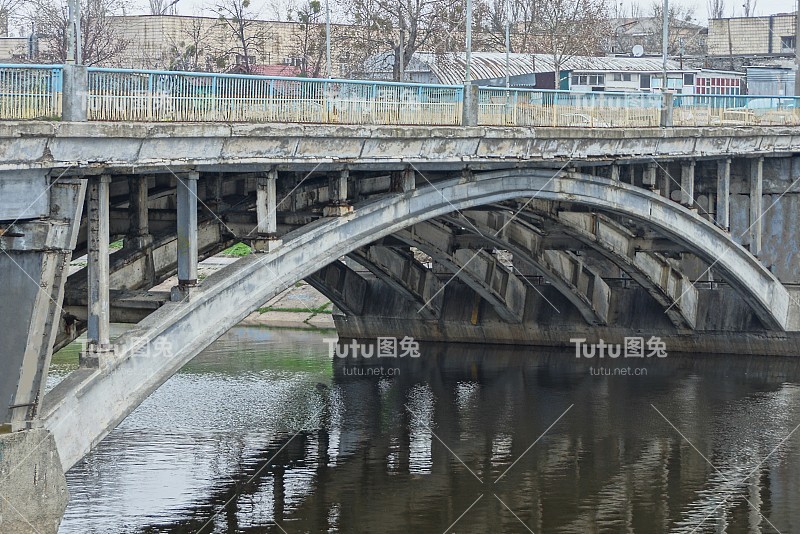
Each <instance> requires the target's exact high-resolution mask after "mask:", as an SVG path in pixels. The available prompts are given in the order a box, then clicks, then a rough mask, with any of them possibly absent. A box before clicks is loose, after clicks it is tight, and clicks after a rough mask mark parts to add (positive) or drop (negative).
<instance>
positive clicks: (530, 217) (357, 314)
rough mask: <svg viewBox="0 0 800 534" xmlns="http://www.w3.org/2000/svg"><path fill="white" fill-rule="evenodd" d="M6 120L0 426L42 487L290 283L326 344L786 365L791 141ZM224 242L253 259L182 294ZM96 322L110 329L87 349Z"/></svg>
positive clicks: (796, 207)
mask: <svg viewBox="0 0 800 534" xmlns="http://www.w3.org/2000/svg"><path fill="white" fill-rule="evenodd" d="M17 128H18V129H15V130H12V129H6V130H4V131H3V132H0V138H2V139H0V141H2V143H0V148H2V149H3V150H6V155H7V158H6V160H5V163H4V164H3V165H2V166H0V192H1V193H2V194H3V196H2V198H3V199H4V200H3V202H2V203H0V220H3V221H6V222H5V223H4V224H3V225H2V226H0V244H1V245H2V251H3V254H2V255H0V263H2V268H3V269H2V272H3V273H4V276H5V277H6V280H7V283H6V284H3V287H2V288H0V291H2V292H3V298H2V300H0V302H2V306H3V312H2V314H0V322H2V325H3V326H4V328H3V330H2V331H3V332H4V334H3V338H2V348H3V358H4V360H6V361H5V362H4V366H5V368H7V369H12V370H13V369H19V373H8V374H6V375H4V376H3V378H2V379H0V391H2V393H3V399H10V401H9V402H7V403H5V401H4V404H0V417H2V421H0V423H1V424H3V425H5V426H6V427H7V428H8V429H9V430H14V431H18V430H25V429H29V430H28V432H18V433H17V434H19V435H27V436H28V437H26V438H20V439H29V440H34V441H38V440H39V439H40V437H41V440H42V442H46V443H48V444H49V445H48V446H46V447H44V448H38V447H37V448H36V449H35V450H36V451H38V452H36V454H37V455H38V454H40V453H41V451H49V454H50V455H51V456H50V457H49V460H48V458H44V457H43V458H41V462H42V463H46V462H50V465H51V469H54V470H61V469H64V470H66V469H69V468H70V467H71V466H73V465H74V464H75V463H77V462H78V461H80V459H81V458H82V457H83V456H84V455H85V454H86V453H87V452H88V451H89V450H91V448H92V447H93V446H94V445H96V444H97V443H98V442H99V441H100V440H101V439H103V438H104V437H105V436H106V435H107V434H108V433H109V432H110V431H111V430H112V429H113V428H114V427H115V426H116V425H117V424H118V423H119V422H120V421H122V419H124V417H125V416H127V415H128V414H129V413H130V412H131V411H132V410H133V409H135V407H136V406H138V405H139V404H140V403H141V402H142V401H143V400H144V399H145V398H147V396H148V395H149V394H150V393H151V392H152V391H154V390H155V389H156V388H158V387H159V386H160V385H161V384H162V383H163V382H164V381H166V380H167V379H168V378H169V377H170V376H172V374H174V373H175V372H176V371H177V370H178V369H180V368H181V366H183V365H184V364H185V363H186V362H188V361H189V360H190V359H191V358H192V357H194V356H195V355H196V354H197V353H198V352H200V351H201V350H203V349H204V348H205V347H207V346H208V345H209V344H211V343H212V342H213V341H214V340H215V339H217V338H218V337H219V336H221V335H222V334H223V333H224V332H225V331H227V330H228V329H230V328H231V327H232V326H234V325H235V324H237V323H238V322H239V321H241V319H242V318H244V317H245V316H246V315H248V314H249V313H251V312H252V311H254V310H255V309H257V308H258V307H259V306H261V305H263V303H264V302H266V301H267V300H269V299H270V298H271V297H273V296H275V295H277V294H278V293H280V292H281V291H283V290H284V289H285V288H287V287H289V286H291V285H293V284H294V283H296V282H297V281H299V280H302V279H305V280H308V281H309V283H311V284H312V285H314V286H315V287H316V288H318V289H319V290H320V291H321V292H323V293H324V294H325V295H327V296H328V297H329V298H330V299H331V300H332V302H334V304H335V305H336V307H337V314H336V315H335V321H336V326H337V329H338V330H339V333H340V336H343V337H367V338H369V337H375V336H396V337H404V336H411V337H414V338H416V339H419V340H453V341H467V342H469V341H476V342H496V343H527V344H532V345H547V346H561V347H572V346H573V344H572V342H571V341H570V340H571V339H573V338H576V337H579V338H584V339H587V340H588V342H593V341H597V340H600V339H604V340H606V341H608V342H611V343H617V342H622V339H623V338H624V337H628V336H644V337H648V336H651V335H652V336H658V337H660V338H661V339H662V340H664V341H665V343H666V345H667V348H668V350H670V351H676V352H677V351H687V352H691V351H703V352H720V353H724V352H735V353H744V354H784V355H789V354H795V353H796V351H797V347H798V339H800V338H798V336H797V331H798V329H800V320H798V297H797V292H796V284H797V283H798V280H797V278H798V277H800V273H798V272H797V270H796V267H795V265H796V261H797V253H798V247H797V244H798V237H799V236H798V235H797V234H796V230H795V229H794V226H793V224H792V221H794V220H796V219H795V217H796V216H797V215H800V213H798V211H800V198H798V197H797V194H796V193H795V185H794V182H795V180H796V179H797V177H798V176H800V167H797V165H796V164H795V161H796V156H795V154H796V152H797V151H800V137H796V136H795V135H794V133H795V132H794V131H793V129H791V128H771V129H763V128H762V129H759V128H745V129H742V128H736V129H729V128H716V129H704V130H694V129H686V128H684V129H669V128H667V129H660V130H652V131H644V132H637V136H634V137H632V136H631V135H632V134H631V133H630V132H625V131H597V130H594V129H586V130H584V131H580V132H577V131H575V130H560V129H514V130H510V129H504V128H487V127H481V128H460V127H459V128H431V127H427V128H421V127H391V128H388V127H380V126H377V127H325V126H290V125H270V126H252V125H203V126H200V125H186V124H183V125H181V124H174V125H165V124H160V125H144V124H138V125H137V124H111V123H109V124H94V125H87V124H75V123H64V124H52V123H42V124H31V123H26V124H23V123H19V124H18V125H17ZM90 140H91V141H92V142H89V141H90ZM3 147H5V148H3ZM6 199H10V200H6ZM120 238H121V239H123V242H124V244H123V247H122V248H121V249H120V250H118V251H116V252H114V253H113V254H111V253H110V251H109V241H111V240H116V239H120ZM236 242H247V243H249V244H251V245H252V246H253V248H254V249H256V250H258V251H259V252H256V253H254V254H251V255H248V256H246V257H243V258H241V259H239V260H237V261H236V262H235V263H233V264H231V265H230V266H228V267H226V268H224V269H222V270H221V271H219V272H217V273H215V274H213V275H211V276H209V277H208V278H205V279H203V280H200V279H199V277H198V275H197V264H198V261H200V260H202V259H203V258H205V257H208V256H211V255H213V254H216V253H218V252H219V251H221V250H223V249H224V248H227V247H228V246H230V245H231V244H233V243H236ZM83 256H85V262H86V267H84V268H79V269H74V268H73V269H72V270H70V268H69V264H70V261H71V260H72V259H73V258H79V257H83ZM175 274H177V275H178V285H177V286H175V287H173V288H171V291H168V292H163V291H158V290H154V289H153V288H156V287H157V286H159V284H161V283H162V282H163V281H165V280H167V279H169V278H170V277H172V276H174V275H175ZM110 322H129V323H133V324H134V326H133V327H132V328H131V329H130V330H129V331H128V332H127V333H125V334H124V335H123V336H121V337H120V338H119V339H117V340H115V341H114V343H113V345H112V344H111V340H110V339H109V333H108V325H109V323H110ZM21 323H24V324H28V323H29V324H30V326H29V327H28V328H27V329H20V328H19V325H20V324H21ZM84 331H86V332H87V335H88V338H89V345H88V347H87V350H86V351H85V353H84V354H83V355H82V358H81V367H80V368H79V369H78V370H76V371H75V372H73V373H72V374H71V375H70V376H69V377H67V378H66V379H65V380H64V381H63V382H61V383H60V384H59V385H57V386H56V387H55V388H54V389H52V390H51V391H49V392H48V393H47V394H46V395H45V394H44V381H45V380H46V376H47V369H48V367H49V363H50V357H51V354H52V351H53V349H54V348H55V349H57V348H59V347H62V346H64V345H65V344H67V343H69V342H70V341H72V340H74V339H75V338H76V337H77V336H78V335H80V334H81V333H82V332H84ZM10 332H15V333H10ZM156 347H158V348H159V350H157V351H156V350H155V348H156ZM38 427H43V428H39V429H38V430H36V428H38ZM34 444H35V443H34ZM20 447H21V449H20V450H25V447H24V446H20ZM55 451H57V455H56V454H55ZM54 462H57V463H54ZM51 489H52V491H54V492H57V491H58V487H56V486H54V487H53V488H51ZM59 514H60V512H59ZM55 515H56V512H54V516H55ZM59 517H60V515H59Z"/></svg>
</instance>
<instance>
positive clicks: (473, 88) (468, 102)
mask: <svg viewBox="0 0 800 534" xmlns="http://www.w3.org/2000/svg"><path fill="white" fill-rule="evenodd" d="M461 112H462V113H461V126H477V125H478V86H477V85H474V84H471V83H468V84H465V85H464V105H463V108H462V110H461Z"/></svg>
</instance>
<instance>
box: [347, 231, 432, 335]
mask: <svg viewBox="0 0 800 534" xmlns="http://www.w3.org/2000/svg"><path fill="white" fill-rule="evenodd" d="M350 257H351V258H353V260H355V261H356V262H358V263H359V264H361V265H362V266H364V268H366V269H368V270H369V271H370V272H371V273H372V274H374V275H375V276H377V277H378V278H380V279H381V280H383V281H384V282H385V283H386V284H388V285H389V286H390V287H392V288H393V289H394V290H395V291H397V292H399V293H400V294H402V295H403V296H404V297H405V298H406V299H408V300H409V301H411V302H412V303H413V304H414V305H415V306H416V307H417V309H418V310H419V313H420V315H421V316H422V317H423V318H425V319H437V318H438V317H439V316H440V315H441V312H442V306H443V304H444V291H442V289H443V288H442V286H443V284H442V282H441V281H440V280H439V278H438V277H437V276H436V275H435V274H434V273H433V271H431V270H430V269H428V268H427V267H425V266H424V265H422V264H421V263H420V262H418V261H417V260H416V259H415V258H414V255H413V254H410V253H405V252H401V251H400V250H397V249H394V248H390V247H383V246H370V247H366V248H365V249H362V250H358V251H355V252H353V253H352V254H350Z"/></svg>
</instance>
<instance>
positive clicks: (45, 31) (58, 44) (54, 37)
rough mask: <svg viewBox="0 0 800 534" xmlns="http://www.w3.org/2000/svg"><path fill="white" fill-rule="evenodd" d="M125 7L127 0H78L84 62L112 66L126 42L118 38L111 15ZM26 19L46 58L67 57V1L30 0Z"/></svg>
mask: <svg viewBox="0 0 800 534" xmlns="http://www.w3.org/2000/svg"><path fill="white" fill-rule="evenodd" d="M127 6H128V4H127V2H126V0H84V1H83V2H82V3H81V23H80V24H81V50H82V61H83V64H84V65H89V66H91V65H113V64H114V62H115V60H118V59H119V58H120V56H121V55H122V54H123V52H124V51H125V50H126V48H127V47H128V45H129V41H128V40H126V39H124V38H122V37H120V36H119V32H118V27H115V25H114V23H113V20H112V16H113V15H116V14H118V13H121V12H122V11H123V9H124V8H126V7H127ZM27 18H28V19H29V20H30V21H32V22H33V23H34V26H35V28H36V33H37V35H38V36H39V39H40V40H41V41H44V43H43V45H42V47H41V50H42V52H41V54H42V58H41V59H43V60H45V61H52V62H55V63H63V62H64V61H65V60H66V57H67V39H66V30H67V3H66V0H33V1H32V2H30V11H29V12H28V14H27Z"/></svg>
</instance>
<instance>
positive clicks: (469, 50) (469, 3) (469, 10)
mask: <svg viewBox="0 0 800 534" xmlns="http://www.w3.org/2000/svg"><path fill="white" fill-rule="evenodd" d="M798 2H800V0H798ZM471 67H472V0H467V65H466V69H465V71H464V85H469V84H470V83H472V73H471V72H470V68H471Z"/></svg>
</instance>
